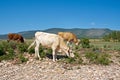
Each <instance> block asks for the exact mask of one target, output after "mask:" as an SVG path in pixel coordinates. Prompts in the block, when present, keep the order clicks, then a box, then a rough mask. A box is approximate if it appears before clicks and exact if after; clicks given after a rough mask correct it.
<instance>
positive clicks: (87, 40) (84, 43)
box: [81, 38, 90, 48]
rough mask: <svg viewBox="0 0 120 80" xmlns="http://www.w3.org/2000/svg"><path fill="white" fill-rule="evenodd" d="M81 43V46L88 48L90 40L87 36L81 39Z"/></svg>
mask: <svg viewBox="0 0 120 80" xmlns="http://www.w3.org/2000/svg"><path fill="white" fill-rule="evenodd" d="M81 45H82V47H83V48H90V41H89V39H87V38H82V39H81Z"/></svg>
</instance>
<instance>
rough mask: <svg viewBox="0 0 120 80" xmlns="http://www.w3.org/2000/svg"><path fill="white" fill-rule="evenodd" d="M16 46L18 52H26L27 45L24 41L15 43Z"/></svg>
mask: <svg viewBox="0 0 120 80" xmlns="http://www.w3.org/2000/svg"><path fill="white" fill-rule="evenodd" d="M17 48H18V50H19V52H20V53H23V52H27V48H28V45H27V44H25V43H19V44H18V45H17Z"/></svg>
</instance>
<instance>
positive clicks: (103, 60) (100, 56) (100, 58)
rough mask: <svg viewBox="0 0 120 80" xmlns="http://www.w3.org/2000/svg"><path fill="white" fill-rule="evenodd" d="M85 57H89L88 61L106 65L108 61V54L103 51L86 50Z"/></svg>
mask: <svg viewBox="0 0 120 80" xmlns="http://www.w3.org/2000/svg"><path fill="white" fill-rule="evenodd" d="M85 57H86V58H87V59H89V62H90V63H95V64H102V65H108V64H109V63H110V60H109V58H110V55H108V54H105V53H94V52H88V53H86V54H85Z"/></svg>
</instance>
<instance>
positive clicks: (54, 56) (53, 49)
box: [52, 47, 56, 62]
mask: <svg viewBox="0 0 120 80" xmlns="http://www.w3.org/2000/svg"><path fill="white" fill-rule="evenodd" d="M55 50H56V48H55V47H52V55H53V61H54V62H55V60H56V53H55V52H56V51H55Z"/></svg>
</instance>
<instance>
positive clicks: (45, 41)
mask: <svg viewBox="0 0 120 80" xmlns="http://www.w3.org/2000/svg"><path fill="white" fill-rule="evenodd" d="M35 38H36V40H38V41H39V42H40V44H42V45H43V46H45V47H51V46H53V45H55V46H58V45H59V36H58V35H56V34H51V33H45V32H36V33H35Z"/></svg>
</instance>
